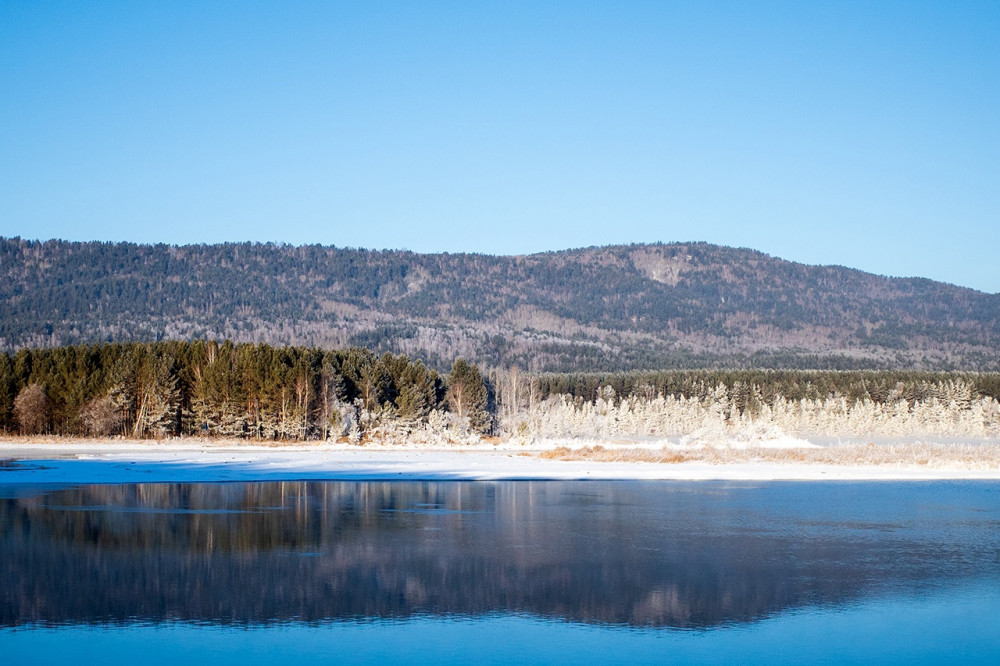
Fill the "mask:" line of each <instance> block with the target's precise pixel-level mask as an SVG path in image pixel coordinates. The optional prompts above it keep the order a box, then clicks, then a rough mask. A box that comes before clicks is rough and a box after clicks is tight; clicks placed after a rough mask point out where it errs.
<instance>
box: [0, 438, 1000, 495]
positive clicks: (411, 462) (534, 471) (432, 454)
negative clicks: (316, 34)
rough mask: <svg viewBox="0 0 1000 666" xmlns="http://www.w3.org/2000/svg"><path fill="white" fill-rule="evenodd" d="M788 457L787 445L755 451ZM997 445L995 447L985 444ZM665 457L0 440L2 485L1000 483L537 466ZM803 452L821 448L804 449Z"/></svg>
mask: <svg viewBox="0 0 1000 666" xmlns="http://www.w3.org/2000/svg"><path fill="white" fill-rule="evenodd" d="M769 444H771V445H772V446H771V447H770V448H779V447H780V448H788V447H789V446H790V445H791V444H792V443H789V442H773V443H768V442H763V443H759V444H755V445H754V446H759V447H761V448H763V449H766V448H769ZM983 444H984V445H987V446H996V442H995V441H994V440H985V441H984V442H983ZM569 445H572V446H576V447H580V448H582V447H587V446H590V447H593V446H595V445H596V446H599V447H608V446H611V447H615V446H621V447H622V450H628V449H632V450H634V449H635V448H644V449H647V450H649V449H651V448H654V447H655V448H658V449H664V448H665V447H667V446H669V445H670V444H669V443H666V444H665V443H664V442H663V441H660V442H647V443H641V442H633V443H627V444H612V443H608V442H599V441H584V440H573V441H571V442H567V441H562V440H559V441H545V442H518V441H504V442H498V443H495V444H494V443H490V442H482V443H480V444H478V445H475V446H463V447H460V448H458V447H456V448H452V449H427V448H422V447H419V448H418V447H403V446H394V445H367V446H357V445H351V444H340V443H318V444H277V445H261V444H248V443H245V442H240V441H224V440H222V441H220V440H199V439H176V440H161V441H141V440H131V441H130V440H83V439H73V440H65V441H63V440H58V439H54V438H48V439H42V438H32V439H16V438H15V439H6V440H2V439H0V461H2V462H0V486H24V485H32V486H37V485H80V484H92V483H182V482H232V481H358V480H368V481H374V480H381V481H388V480H406V481H444V480H454V481H499V480H637V481H640V480H647V481H654V480H673V481H709V480H724V481H818V480H837V481H878V480H886V481H888V480H948V479H955V480H958V479H967V480H977V479H978V480H1000V468H998V467H997V466H995V465H994V466H991V467H990V468H985V469H984V468H975V466H964V467H963V466H962V465H954V464H949V465H937V464H935V461H928V462H926V463H925V464H919V465H916V464H898V465H893V464H880V465H870V464H868V465H865V464H861V465H844V464H821V463H815V462H801V461H796V460H794V459H789V460H787V461H786V460H781V461H771V460H766V461H760V460H747V461H736V462H726V463H718V462H709V461H700V460H694V461H685V462H677V463H656V462H632V461H614V462H605V461H595V460H587V459H574V460H561V459H552V458H551V457H548V456H546V457H544V458H543V457H540V456H541V455H542V454H543V453H544V452H551V451H553V450H554V449H555V448H556V447H563V448H566V447H567V446H569ZM801 445H802V446H805V447H814V448H815V447H816V445H814V444H810V443H809V442H804V441H803V442H801Z"/></svg>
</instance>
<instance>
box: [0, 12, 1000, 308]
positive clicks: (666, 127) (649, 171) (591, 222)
mask: <svg viewBox="0 0 1000 666" xmlns="http://www.w3.org/2000/svg"><path fill="white" fill-rule="evenodd" d="M998 231H1000V3H998V2H995V1H992V2H971V1H970V2H934V3H924V2H917V1H907V2H874V1H871V0H869V1H866V2H804V1H799V2H710V1H700V2H666V1H663V0H660V1H656V2H585V1H582V0H581V1H578V2H546V1H544V0H533V1H529V2H468V1H461V2H430V1H427V2H402V1H401V2H378V1H367V2H354V3H337V2H294V1H285V2H211V3H210V2H204V1H200V2H185V1H183V0H174V1H172V2H160V1H158V2H143V1H140V0H133V1H129V2H100V1H98V0H88V1H87V2H76V1H74V2H19V1H14V2H5V3H2V4H0V235H3V236H21V237H24V238H42V239H44V238H65V239H71V240H129V241H136V242H167V243H180V244H183V243H201V242H206V243H210V242H220V241H244V240H252V241H280V242H288V243H294V244H301V243H322V244H333V245H338V246H350V247H368V248H407V249H411V250H414V251H420V252H439V251H448V252H459V251H472V252H485V253H491V254H520V253H528V252H536V251H544V250H558V249H565V248H571V247H582V246H590V245H605V244H614V243H630V242H654V241H663V242H671V241H687V240H704V241H709V242H713V243H720V244H724V245H732V246H740V247H751V248H754V249H758V250H762V251H764V252H767V253H769V254H772V255H775V256H780V257H783V258H786V259H792V260H795V261H802V262H806V263H817V264H841V265H846V266H851V267H855V268H861V269H864V270H869V271H873V272H876V273H882V274H888V275H903V276H910V275H919V276H925V277H930V278H934V279H938V280H944V281H948V282H952V283H956V284H961V285H966V286H970V287H974V288H977V289H981V290H984V291H988V292H1000V268H998V266H1000V262H998V261H997V258H996V254H997V251H998V235H1000V234H998Z"/></svg>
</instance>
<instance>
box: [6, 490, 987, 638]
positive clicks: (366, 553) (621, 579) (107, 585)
mask: <svg viewBox="0 0 1000 666" xmlns="http://www.w3.org/2000/svg"><path fill="white" fill-rule="evenodd" d="M678 488H680V489H681V490H682V491H684V492H678V491H677V489H678ZM692 488H694V487H692V486H677V485H669V484H668V485H659V486H655V487H654V486H651V485H647V484H629V483H618V484H613V483H559V482H539V483H531V482H520V483H516V482H515V483H492V484H491V483H305V482H283V483H255V484H139V485H120V486H88V487H84V488H78V489H72V490H63V491H58V492H53V493H51V494H49V495H43V496H35V497H31V498H22V499H6V500H0V526H3V532H2V536H0V579H2V580H3V581H4V582H5V584H4V585H3V586H2V588H0V624H2V625H4V626H16V625H20V624H23V623H26V622H62V621H73V622H107V621H111V622H120V621H128V620H131V619H136V618H140V619H148V620H152V621H160V620H166V619H180V620H191V621H213V622H235V623H245V622H251V623H257V622H271V621H293V620H300V621H318V620H326V619H339V618H359V617H365V618H387V617H407V616H410V615H412V614H415V613H435V614H478V613H484V612H493V611H501V612H506V611H518V612H529V613H535V614H539V615H542V616H548V617H558V618H566V619H571V620H579V621H586V622H601V623H626V624H633V625H651V626H684V627H692V626H712V625H716V624H719V623H724V622H742V621H753V620H755V619H760V618H762V617H766V616H768V615H771V614H773V613H775V612H779V611H782V610H785V609H788V608H794V607H801V606H803V605H808V604H813V603H827V602H839V601H844V600H849V599H852V598H857V597H858V596H860V595H864V594H869V593H871V591H872V590H873V589H875V588H880V587H883V586H897V585H914V584H919V585H923V584H927V583H929V582H932V581H934V580H936V579H940V578H957V577H962V576H970V577H971V576H976V575H982V574H983V573H984V572H985V573H991V574H992V575H996V573H997V571H996V569H997V568H998V564H997V562H996V561H995V552H996V549H997V542H998V540H1000V537H998V536H997V535H995V534H993V533H992V532H990V531H989V525H988V524H986V523H985V522H983V523H976V522H975V521H968V522H966V523H961V525H964V527H963V526H959V527H955V526H954V525H952V524H951V523H950V522H949V523H948V525H949V527H948V529H942V528H941V526H940V525H938V524H936V523H934V524H924V523H922V522H920V520H922V519H920V520H915V519H913V515H910V519H908V520H909V522H906V521H904V523H905V524H902V523H901V524H899V525H880V524H876V523H873V522H871V521H870V520H868V521H867V522H866V521H865V520H860V521H859V520H855V518H856V517H855V516H852V515H850V511H848V512H847V514H845V515H841V516H839V517H837V516H835V518H836V520H835V521H834V522H833V523H830V522H827V523H824V522H823V521H815V520H807V519H805V518H808V517H809V516H802V517H800V518H796V515H797V514H796V512H795V510H794V508H793V509H792V510H789V508H788V507H787V506H786V507H785V508H784V509H782V510H781V511H780V512H776V511H773V510H770V509H768V508H767V507H768V504H767V503H766V502H756V503H754V502H752V501H751V502H747V501H746V499H745V498H746V497H747V496H752V493H750V492H749V491H747V490H742V491H741V490H736V491H727V490H725V488H724V487H722V486H713V485H712V484H702V485H700V486H697V490H694V491H692ZM812 488H813V489H814V491H815V492H816V493H819V494H820V495H822V493H824V492H828V493H831V492H833V491H831V490H830V488H832V486H816V485H814V486H812ZM685 489H686V490H685ZM824 489H825V490H824ZM707 491H711V492H707ZM838 498H839V499H838V501H840V500H842V499H843V497H842V496H838ZM821 499H822V498H821ZM821 504H822V502H821ZM884 511H885V513H884V515H895V514H899V513H901V512H902V513H904V514H906V512H907V511H910V510H909V509H907V504H906V500H905V498H902V499H899V500H897V501H896V502H895V504H892V502H891V501H890V502H889V504H888V505H887V506H886V507H885V510H884ZM911 514H912V511H911ZM907 515H909V514H907ZM987 515H990V514H987ZM983 520H985V519H983ZM831 525H832V527H831ZM963 530H965V532H963ZM984 535H985V536H984ZM965 541H968V542H969V543H965ZM990 553H994V555H993V556H992V558H991V556H990Z"/></svg>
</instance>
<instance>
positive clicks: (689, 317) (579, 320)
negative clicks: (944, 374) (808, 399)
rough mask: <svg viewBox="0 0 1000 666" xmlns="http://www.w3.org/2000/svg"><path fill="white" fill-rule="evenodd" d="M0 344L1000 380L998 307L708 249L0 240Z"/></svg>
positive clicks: (950, 293)
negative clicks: (936, 373)
mask: <svg viewBox="0 0 1000 666" xmlns="http://www.w3.org/2000/svg"><path fill="white" fill-rule="evenodd" d="M0 275H2V276H3V279H2V281H0V349H4V350H8V351H13V350H16V349H19V348H22V347H29V346H30V347H47V346H56V345H64V344H78V343H90V342H98V341H154V340H166V339H194V338H212V339H222V338H228V339H232V340H236V341H246V342H267V343H270V344H295V345H311V346H322V347H344V346H349V345H360V346H366V347H370V348H373V349H376V350H379V351H391V352H394V353H405V354H408V355H410V356H412V357H419V358H423V359H425V360H426V362H427V363H428V365H430V366H433V367H438V368H441V369H446V368H448V367H450V365H451V361H452V360H453V359H455V358H457V357H466V358H468V359H470V360H473V361H476V362H479V363H481V364H486V365H497V366H510V365H519V366H520V367H522V368H527V369H530V370H535V371H546V370H550V371H551V370H602V371H608V370H621V369H641V368H670V367H701V366H718V365H725V366H745V367H812V368H865V367H870V368H873V367H892V368H920V369H953V368H954V369H972V370H976V369H983V370H986V369H989V370H997V369H1000V347H998V344H997V343H998V341H1000V295H998V294H985V293H982V292H978V291H975V290H972V289H966V288H961V287H956V286H953V285H949V284H944V283H940V282H934V281H931V280H927V279H920V278H906V279H902V278H887V277H882V276H878V275H872V274H869V273H864V272H861V271H857V270H852V269H848V268H843V267H838V266H807V265H803V264H798V263H793V262H789V261H784V260H781V259H777V258H773V257H770V256H768V255H765V254H762V253H760V252H756V251H753V250H748V249H733V248H728V247H720V246H716V245H709V244H704V243H684V244H658V245H629V246H613V247H600V248H586V249H580V250H569V251H563V252H549V253H544V254H535V255H528V256H500V257H498V256H489V255H477V254H447V253H446V254H416V253H413V252H407V251H396V250H390V251H369V250H358V249H344V248H336V247H325V246H319V245H310V246H302V247H297V246H290V245H273V244H254V243H243V244H232V243H227V244H221V245H189V246H181V247H176V246H168V245H135V244H131V243H99V242H90V243H76V242H66V241H58V240H52V241H44V242H39V241H27V240H22V239H19V238H13V239H0Z"/></svg>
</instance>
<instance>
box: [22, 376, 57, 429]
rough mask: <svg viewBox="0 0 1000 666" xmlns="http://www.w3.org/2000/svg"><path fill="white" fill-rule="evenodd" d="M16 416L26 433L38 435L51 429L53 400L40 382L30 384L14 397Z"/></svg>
mask: <svg viewBox="0 0 1000 666" xmlns="http://www.w3.org/2000/svg"><path fill="white" fill-rule="evenodd" d="M14 418H16V419H17V423H18V425H19V426H20V427H21V433H22V434H24V435H37V434H39V433H43V432H45V431H46V430H48V429H49V422H50V421H51V420H52V401H51V400H49V396H48V395H46V393H45V389H44V388H42V387H41V386H40V385H39V384H28V385H27V386H25V387H24V388H23V389H21V392H20V393H18V394H17V397H16V398H14Z"/></svg>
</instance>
